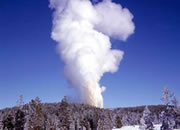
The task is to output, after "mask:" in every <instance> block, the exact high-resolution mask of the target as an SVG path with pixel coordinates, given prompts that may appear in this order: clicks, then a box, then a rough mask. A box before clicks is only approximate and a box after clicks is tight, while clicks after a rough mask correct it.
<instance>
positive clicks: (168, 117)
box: [161, 88, 177, 130]
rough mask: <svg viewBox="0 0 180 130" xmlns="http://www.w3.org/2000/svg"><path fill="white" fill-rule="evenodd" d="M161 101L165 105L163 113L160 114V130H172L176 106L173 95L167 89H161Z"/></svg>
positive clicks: (174, 125)
mask: <svg viewBox="0 0 180 130" xmlns="http://www.w3.org/2000/svg"><path fill="white" fill-rule="evenodd" d="M162 101H164V103H165V105H166V109H165V111H163V112H161V119H162V126H161V130H173V129H174V128H175V127H176V118H177V117H176V115H177V114H176V111H175V108H176V105H177V100H176V98H175V96H174V94H173V93H172V92H171V91H170V90H169V89H168V88H164V89H163V95H162Z"/></svg>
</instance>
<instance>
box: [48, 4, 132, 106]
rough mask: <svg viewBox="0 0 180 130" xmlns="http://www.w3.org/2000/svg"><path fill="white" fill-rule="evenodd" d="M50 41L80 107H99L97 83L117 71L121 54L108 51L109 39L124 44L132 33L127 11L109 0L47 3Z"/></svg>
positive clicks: (100, 104) (99, 89)
mask: <svg viewBox="0 0 180 130" xmlns="http://www.w3.org/2000/svg"><path fill="white" fill-rule="evenodd" d="M50 7H51V8H54V9H55V12H54V15H53V30H52V39H54V40H55V41H57V42H58V45H57V48H58V52H59V54H60V55H61V58H62V60H63V61H64V62H65V76H66V78H67V80H68V81H69V84H70V86H72V87H73V88H76V90H77V91H78V94H79V96H80V100H81V102H83V103H86V104H89V105H93V106H96V107H103V97H102V92H103V91H105V87H103V86H100V84H99V81H100V79H101V77H102V76H103V74H104V73H106V72H111V73H114V72H116V71H117V70H118V66H119V63H120V61H121V60H122V58H123V52H122V51H120V50H115V49H112V48H111V42H110V37H114V38H117V39H119V40H124V41H125V40H126V39H127V38H128V36H129V35H131V34H132V33H133V32H134V29H135V26H134V23H133V22H132V19H133V16H132V14H131V13H130V12H129V10H128V9H126V8H122V7H121V5H119V4H115V3H113V2H112V1H110V0H104V1H103V2H101V3H98V4H96V5H92V3H91V2H90V0H50Z"/></svg>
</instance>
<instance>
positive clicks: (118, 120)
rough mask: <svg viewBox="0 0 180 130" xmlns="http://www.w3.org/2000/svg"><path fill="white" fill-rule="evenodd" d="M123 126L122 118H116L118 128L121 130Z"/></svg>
mask: <svg viewBox="0 0 180 130" xmlns="http://www.w3.org/2000/svg"><path fill="white" fill-rule="evenodd" d="M122 126H123V125H122V121H121V118H120V117H119V116H117V117H116V128H121V127H122Z"/></svg>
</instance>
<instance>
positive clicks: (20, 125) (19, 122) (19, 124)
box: [15, 109, 25, 130]
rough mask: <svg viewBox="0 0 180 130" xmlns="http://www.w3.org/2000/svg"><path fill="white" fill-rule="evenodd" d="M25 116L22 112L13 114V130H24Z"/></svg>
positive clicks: (18, 111)
mask: <svg viewBox="0 0 180 130" xmlns="http://www.w3.org/2000/svg"><path fill="white" fill-rule="evenodd" d="M24 124H25V114H24V112H23V111H22V110H20V109H19V110H17V112H16V114H15V130H24Z"/></svg>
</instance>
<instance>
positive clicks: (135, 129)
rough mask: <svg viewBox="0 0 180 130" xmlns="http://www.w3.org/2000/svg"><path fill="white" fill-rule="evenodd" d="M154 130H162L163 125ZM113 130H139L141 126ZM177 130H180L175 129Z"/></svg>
mask: <svg viewBox="0 0 180 130" xmlns="http://www.w3.org/2000/svg"><path fill="white" fill-rule="evenodd" d="M154 127H155V129H154V130H160V127H161V125H155V126H154ZM113 130H139V126H124V127H122V128H120V129H113ZM175 130H180V129H175Z"/></svg>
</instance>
